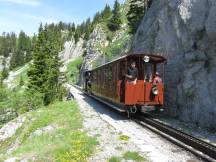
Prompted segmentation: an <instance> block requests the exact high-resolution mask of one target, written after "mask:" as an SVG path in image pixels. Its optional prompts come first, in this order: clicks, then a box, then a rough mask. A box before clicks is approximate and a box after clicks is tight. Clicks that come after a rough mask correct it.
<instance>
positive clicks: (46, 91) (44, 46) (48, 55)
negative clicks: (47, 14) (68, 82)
mask: <svg viewBox="0 0 216 162" xmlns="http://www.w3.org/2000/svg"><path fill="white" fill-rule="evenodd" d="M60 35H61V32H60V31H59V29H58V28H57V27H56V26H54V25H50V26H46V25H45V26H44V27H43V26H42V25H41V26H40V28H39V35H38V39H37V42H36V45H35V48H34V52H33V64H31V66H30V69H29V71H28V73H27V74H28V77H29V85H28V88H29V89H30V90H34V91H38V92H40V93H42V94H43V95H44V104H45V105H48V104H50V103H51V102H53V101H54V100H55V99H56V98H58V97H57V94H58V93H59V90H60V89H61V86H62V83H61V82H60V80H59V77H60V75H61V73H60V71H59V68H60V66H61V64H60V61H59V56H58V54H59V51H60V50H61V46H62V42H61V36H60Z"/></svg>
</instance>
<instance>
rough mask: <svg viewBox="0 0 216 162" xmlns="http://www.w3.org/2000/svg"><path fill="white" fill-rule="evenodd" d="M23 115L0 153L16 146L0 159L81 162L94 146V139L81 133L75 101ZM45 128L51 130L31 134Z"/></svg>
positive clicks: (56, 104)
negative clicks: (16, 144)
mask: <svg viewBox="0 0 216 162" xmlns="http://www.w3.org/2000/svg"><path fill="white" fill-rule="evenodd" d="M25 116H26V117H27V120H26V121H25V123H24V124H23V126H22V128H21V129H19V130H18V131H17V132H16V135H14V136H13V137H12V138H11V139H9V140H8V141H6V142H4V143H0V145H1V148H0V153H2V154H5V152H6V150H7V149H8V148H9V146H10V145H11V144H12V143H13V142H12V141H19V142H18V143H19V144H20V145H19V147H18V148H17V149H16V150H15V151H13V152H12V153H11V155H10V156H6V157H1V158H4V159H5V158H8V157H21V158H26V157H30V159H31V158H32V157H34V158H36V161H65V162H67V161H68V162H69V161H70V162H71V161H85V160H86V158H87V157H88V156H89V155H91V153H92V151H93V149H94V146H95V145H96V140H95V138H92V137H89V136H87V134H86V133H85V132H83V131H82V130H81V128H82V116H81V114H80V112H79V109H78V105H77V103H76V102H57V103H55V104H53V105H50V106H49V107H44V108H41V109H38V110H36V111H32V112H30V113H28V114H26V115H25ZM48 125H49V126H50V125H51V126H53V127H54V128H55V129H54V130H52V131H51V132H44V133H43V134H41V135H35V136H33V135H32V133H33V132H35V131H36V130H38V129H40V128H43V127H46V126H48ZM71 159H73V160H71Z"/></svg>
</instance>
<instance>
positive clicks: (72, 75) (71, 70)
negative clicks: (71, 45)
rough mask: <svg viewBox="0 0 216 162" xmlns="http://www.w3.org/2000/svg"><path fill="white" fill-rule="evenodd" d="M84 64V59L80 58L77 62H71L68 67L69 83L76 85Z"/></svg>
mask: <svg viewBox="0 0 216 162" xmlns="http://www.w3.org/2000/svg"><path fill="white" fill-rule="evenodd" d="M82 63H83V58H82V57H79V58H76V59H75V60H73V61H71V62H70V63H69V64H68V65H67V71H68V72H67V78H68V81H69V82H70V83H72V84H76V83H77V80H78V77H79V70H80V68H81V65H82Z"/></svg>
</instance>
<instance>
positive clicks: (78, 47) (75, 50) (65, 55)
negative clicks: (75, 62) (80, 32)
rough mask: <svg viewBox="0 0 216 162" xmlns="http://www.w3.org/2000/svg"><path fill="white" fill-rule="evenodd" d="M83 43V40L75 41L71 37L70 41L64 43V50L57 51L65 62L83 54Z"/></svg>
mask: <svg viewBox="0 0 216 162" xmlns="http://www.w3.org/2000/svg"><path fill="white" fill-rule="evenodd" d="M83 43H84V40H83V39H82V38H80V40H79V41H78V42H77V43H75V40H74V39H73V38H72V39H71V40H70V41H66V42H65V43H64V50H63V51H61V52H60V53H59V56H60V58H61V60H62V61H63V62H64V63H65V62H68V61H70V60H71V59H74V58H76V57H79V56H82V54H83Z"/></svg>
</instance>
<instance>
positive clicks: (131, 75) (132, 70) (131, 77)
mask: <svg viewBox="0 0 216 162" xmlns="http://www.w3.org/2000/svg"><path fill="white" fill-rule="evenodd" d="M125 77H126V78H127V79H128V81H129V82H131V83H134V84H136V80H137V77H138V70H137V68H136V63H135V62H134V61H133V62H132V63H131V65H130V67H129V68H128V71H127V74H126V75H125Z"/></svg>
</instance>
